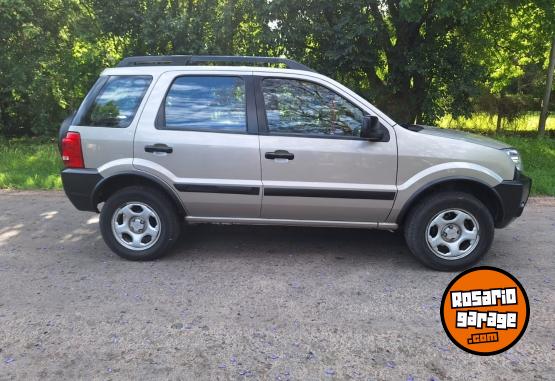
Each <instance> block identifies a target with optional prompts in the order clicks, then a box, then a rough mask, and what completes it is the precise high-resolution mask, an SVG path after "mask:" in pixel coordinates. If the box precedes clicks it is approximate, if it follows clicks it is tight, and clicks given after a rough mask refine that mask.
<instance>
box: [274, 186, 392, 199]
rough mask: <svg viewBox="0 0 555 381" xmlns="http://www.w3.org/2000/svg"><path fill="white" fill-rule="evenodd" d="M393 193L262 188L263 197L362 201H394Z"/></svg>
mask: <svg viewBox="0 0 555 381" xmlns="http://www.w3.org/2000/svg"><path fill="white" fill-rule="evenodd" d="M395 194H396V192H393V191H361V190H338V189H295V188H264V196H289V197H322V198H351V199H363V200H394V199H395Z"/></svg>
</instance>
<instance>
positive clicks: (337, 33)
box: [0, 0, 555, 136]
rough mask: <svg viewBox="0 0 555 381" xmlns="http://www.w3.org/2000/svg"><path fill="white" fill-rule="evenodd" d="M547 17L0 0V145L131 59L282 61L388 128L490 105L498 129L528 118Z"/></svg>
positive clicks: (534, 106) (139, 0)
mask: <svg viewBox="0 0 555 381" xmlns="http://www.w3.org/2000/svg"><path fill="white" fill-rule="evenodd" d="M554 8H555V7H553V1H552V0H528V1H517V0H371V1H362V0H337V1H331V0H306V1H292V0H272V1H269V0H121V1H118V2H110V1H105V0H0V46H1V48H2V54H1V55H0V134H2V135H5V136H14V135H53V134H54V133H55V131H56V129H57V127H58V125H59V123H60V121H61V120H62V119H63V118H64V116H66V115H68V114H69V112H70V110H73V109H75V108H76V107H77V106H78V105H79V103H80V101H81V100H82V99H83V97H84V95H85V93H86V91H87V90H88V89H89V88H90V86H91V85H92V83H93V82H94V80H95V79H96V78H97V76H98V74H99V73H100V71H101V70H102V69H103V68H105V67H108V66H113V65H115V64H116V63H117V62H118V61H119V60H120V59H121V58H122V57H124V56H129V55H141V54H191V53H193V54H197V53H205V54H207V53H208V54H242V55H269V56H278V55H287V56H290V57H291V58H295V59H298V60H300V61H302V62H304V63H306V64H308V65H311V66H313V67H314V68H315V69H317V70H318V71H321V72H322V73H324V74H327V75H330V76H332V77H334V78H336V79H338V80H339V81H341V82H343V83H345V84H346V85H347V86H349V87H351V88H353V89H354V90H355V91H357V92H359V93H360V94H362V95H363V96H365V97H367V98H369V99H370V100H371V101H372V102H374V103H375V104H377V105H378V106H379V107H380V108H382V109H383V110H384V111H385V112H387V113H389V114H390V115H391V116H392V117H393V118H394V119H396V120H397V121H399V122H412V121H414V120H418V121H419V122H425V123H433V122H434V121H436V120H438V119H439V118H441V117H442V116H443V115H445V114H452V115H454V116H469V115H470V113H471V112H472V111H475V110H480V108H476V105H479V104H481V101H482V100H483V99H486V98H488V97H489V100H490V101H492V102H490V103H491V104H493V105H494V107H490V108H489V109H484V108H482V109H481V111H487V112H489V113H497V114H499V115H501V116H502V117H503V118H509V119H510V118H514V117H516V116H518V114H520V111H518V112H515V107H513V106H514V105H515V104H517V105H519V108H518V110H522V112H525V111H532V110H538V109H539V97H541V94H542V86H544V83H545V78H544V77H545V69H546V67H547V65H546V60H547V52H548V49H547V48H546V46H547V44H548V43H549V40H550V36H551V35H553V33H554V30H555V27H554V23H555V21H554V20H555V14H554V12H555V11H554ZM513 101H514V102H513ZM511 102H513V103H511ZM515 102H516V103H515ZM511 113H512V114H511Z"/></svg>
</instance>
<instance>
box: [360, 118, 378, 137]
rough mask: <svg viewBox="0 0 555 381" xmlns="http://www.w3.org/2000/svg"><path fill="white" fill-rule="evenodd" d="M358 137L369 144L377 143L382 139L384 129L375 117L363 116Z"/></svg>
mask: <svg viewBox="0 0 555 381" xmlns="http://www.w3.org/2000/svg"><path fill="white" fill-rule="evenodd" d="M360 137H361V138H364V139H368V140H369V141H371V142H379V141H381V140H382V139H383V137H384V128H383V126H382V125H381V123H380V120H379V119H378V117H377V116H373V115H365V116H364V119H363V120H362V130H361V131H360Z"/></svg>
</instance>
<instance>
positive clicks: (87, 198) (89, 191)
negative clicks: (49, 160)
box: [62, 168, 103, 212]
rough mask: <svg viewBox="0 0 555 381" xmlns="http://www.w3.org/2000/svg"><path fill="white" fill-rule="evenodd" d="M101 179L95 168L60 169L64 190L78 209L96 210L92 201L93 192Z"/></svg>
mask: <svg viewBox="0 0 555 381" xmlns="http://www.w3.org/2000/svg"><path fill="white" fill-rule="evenodd" d="M102 179H103V177H102V176H101V175H100V174H99V173H98V171H97V170H96V169H74V168H66V169H64V170H63V171H62V183H63V185H64V191H65V192H66V195H67V197H68V198H69V201H71V203H72V204H73V206H75V207H76V208H77V209H78V210H84V211H89V212H98V210H97V209H96V205H94V203H93V194H94V190H95V189H96V186H97V185H98V183H99V182H100V181H102Z"/></svg>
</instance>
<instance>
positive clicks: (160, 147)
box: [145, 143, 173, 153]
mask: <svg viewBox="0 0 555 381" xmlns="http://www.w3.org/2000/svg"><path fill="white" fill-rule="evenodd" d="M145 152H150V153H154V152H163V153H172V152H173V148H172V147H170V146H168V145H166V144H160V143H156V144H153V145H150V146H145Z"/></svg>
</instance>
